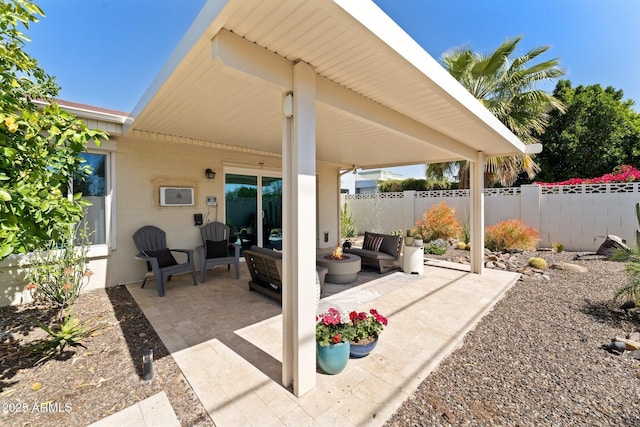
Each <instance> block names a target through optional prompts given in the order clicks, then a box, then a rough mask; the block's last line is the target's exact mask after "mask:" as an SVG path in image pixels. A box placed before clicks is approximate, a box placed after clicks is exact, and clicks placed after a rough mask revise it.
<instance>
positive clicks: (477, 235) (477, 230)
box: [469, 151, 485, 274]
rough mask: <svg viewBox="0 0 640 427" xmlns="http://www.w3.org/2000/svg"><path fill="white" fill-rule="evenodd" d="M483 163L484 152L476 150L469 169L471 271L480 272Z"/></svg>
mask: <svg viewBox="0 0 640 427" xmlns="http://www.w3.org/2000/svg"><path fill="white" fill-rule="evenodd" d="M484 163H485V154H484V153H483V152H482V151H478V156H477V158H476V160H475V161H473V162H471V166H470V170H469V191H470V196H471V197H470V199H471V200H470V202H471V209H470V211H471V218H470V219H471V230H470V231H471V272H472V273H476V274H482V272H483V270H484Z"/></svg>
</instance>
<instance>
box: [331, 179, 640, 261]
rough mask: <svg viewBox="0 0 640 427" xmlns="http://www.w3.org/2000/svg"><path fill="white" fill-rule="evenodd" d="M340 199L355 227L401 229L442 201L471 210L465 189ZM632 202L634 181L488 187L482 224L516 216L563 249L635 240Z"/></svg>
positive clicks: (544, 242) (638, 191)
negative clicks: (610, 239) (608, 240)
mask: <svg viewBox="0 0 640 427" xmlns="http://www.w3.org/2000/svg"><path fill="white" fill-rule="evenodd" d="M341 199H342V200H341V203H342V204H344V203H346V205H347V211H348V212H349V213H350V214H351V215H352V217H353V219H354V223H355V226H356V228H357V230H358V232H359V233H363V232H365V231H377V232H383V233H389V232H392V231H395V230H403V231H406V230H407V229H409V228H412V227H413V226H414V225H415V223H416V221H417V220H418V219H421V218H422V217H423V215H424V213H425V212H426V211H427V210H428V209H429V208H430V207H431V206H433V205H436V204H438V203H440V202H442V201H444V202H446V203H447V205H448V206H450V207H452V208H454V209H455V211H456V214H457V216H458V219H459V220H460V221H465V220H468V217H469V212H470V198H469V190H438V191H404V192H400V193H367V194H353V195H349V194H343V195H341ZM637 202H640V186H639V184H638V183H637V182H632V183H615V184H582V185H562V186H540V185H523V186H522V187H512V188H488V189H485V191H484V209H485V226H489V225H492V224H496V223H498V222H500V221H503V220H507V219H519V220H521V221H523V222H524V223H525V224H527V225H528V226H530V227H533V228H535V229H536V230H538V231H539V232H540V242H539V244H538V247H551V244H552V243H553V242H558V243H561V244H563V245H564V247H565V249H566V250H568V251H578V252H580V251H589V252H595V250H597V249H598V247H599V246H600V244H601V243H602V242H603V241H604V239H605V237H606V236H607V235H609V234H614V235H616V236H619V237H621V238H622V239H625V240H626V241H627V244H628V245H629V246H635V230H636V228H639V227H640V225H639V224H638V219H637V217H636V210H635V204H636V203H637ZM341 207H342V205H341Z"/></svg>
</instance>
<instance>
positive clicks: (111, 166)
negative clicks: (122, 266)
mask: <svg viewBox="0 0 640 427" xmlns="http://www.w3.org/2000/svg"><path fill="white" fill-rule="evenodd" d="M116 149H117V143H116V142H115V141H102V143H101V144H100V146H99V147H98V146H97V145H95V143H93V142H91V143H90V144H89V145H88V146H87V153H89V154H104V155H106V159H105V161H106V163H107V164H106V165H105V174H106V176H105V183H106V188H105V201H104V211H105V212H104V221H105V224H104V226H105V230H104V231H105V243H101V244H97V245H90V246H89V248H88V251H87V258H98V257H105V256H108V255H109V254H110V252H111V251H112V250H115V249H116V248H117V245H116V238H115V234H116V233H115V232H114V230H115V214H114V213H115V197H114V193H115V181H116V180H115V177H116ZM71 193H73V189H72V191H71ZM71 196H73V194H71Z"/></svg>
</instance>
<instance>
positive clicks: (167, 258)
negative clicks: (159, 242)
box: [144, 249, 178, 268]
mask: <svg viewBox="0 0 640 427" xmlns="http://www.w3.org/2000/svg"><path fill="white" fill-rule="evenodd" d="M144 254H145V255H146V256H150V257H154V258H156V259H157V260H158V265H159V266H160V268H163V267H168V266H170V265H176V264H177V263H178V261H176V259H175V258H174V257H173V254H172V253H171V251H170V250H169V249H158V250H157V251H146V252H145V253H144Z"/></svg>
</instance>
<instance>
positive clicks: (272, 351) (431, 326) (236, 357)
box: [128, 260, 518, 427]
mask: <svg viewBox="0 0 640 427" xmlns="http://www.w3.org/2000/svg"><path fill="white" fill-rule="evenodd" d="M240 269H241V274H240V279H237V280H236V279H234V278H233V270H232V271H231V272H227V270H226V269H225V268H217V269H215V270H210V271H209V274H208V276H207V277H208V280H207V282H206V283H201V284H199V285H198V286H193V284H192V282H191V278H190V277H188V276H180V277H175V278H174V280H172V281H171V282H169V284H168V285H167V287H166V296H165V297H164V298H160V297H158V294H157V292H156V289H155V286H154V285H155V283H153V281H151V282H150V283H149V284H148V285H147V287H145V288H144V289H141V288H140V286H139V285H129V286H128V289H129V291H130V292H131V294H132V295H133V297H134V298H135V300H136V302H137V303H138V305H139V306H140V308H141V309H142V310H143V312H144V314H145V315H146V317H147V318H148V319H149V321H150V322H151V324H152V325H153V327H154V328H155V330H156V331H157V332H158V334H159V336H160V338H161V339H162V341H163V342H164V344H165V345H166V347H167V349H168V350H169V351H170V352H171V355H172V356H173V358H174V359H175V361H176V362H177V364H178V366H179V367H180V369H181V370H182V372H183V374H184V376H185V377H186V379H187V381H188V382H189V384H190V385H191V387H192V388H193V390H194V391H195V393H196V395H197V396H198V398H199V399H200V401H201V402H202V404H203V405H204V407H205V409H206V410H207V412H208V414H209V416H210V417H211V419H212V420H213V422H214V423H215V425H216V426H218V427H224V426H239V425H247V426H258V425H259V426H265V425H269V426H271V425H272V426H281V425H288V426H300V425H305V426H315V425H318V426H323V425H366V426H378V425H382V424H384V422H385V421H386V420H387V419H388V418H389V417H390V416H391V415H392V414H393V413H394V412H395V410H396V409H397V408H398V407H399V406H400V405H401V404H402V402H403V401H404V400H406V399H407V398H408V397H409V396H410V395H411V393H412V392H413V391H414V390H415V389H416V388H417V387H418V385H419V384H420V383H421V382H422V381H423V380H424V379H425V378H426V377H427V375H429V373H430V372H431V371H432V370H433V369H434V368H436V367H437V365H438V363H440V361H442V360H443V359H444V358H445V357H446V356H447V355H448V354H450V353H451V352H452V351H453V350H455V349H456V348H457V347H458V346H460V345H461V344H462V342H463V338H464V335H465V334H466V333H467V332H468V331H470V330H471V329H473V327H474V326H475V325H476V324H477V323H478V322H479V321H480V320H481V319H482V317H483V316H484V315H485V314H486V313H487V312H488V311H490V310H491V308H492V307H493V305H494V304H495V303H496V302H497V301H498V300H499V299H500V298H501V297H502V295H503V294H504V292H506V291H507V290H508V289H509V288H510V287H511V286H512V285H513V284H514V283H515V282H516V280H517V279H518V275H517V274H514V273H510V272H505V271H500V270H485V274H483V275H482V276H479V275H474V274H471V273H470V272H469V268H468V266H463V265H461V264H453V263H448V262H444V261H437V260H425V268H424V275H423V276H417V275H410V274H404V273H402V272H395V273H392V274H389V275H386V276H383V277H380V278H377V279H376V280H373V281H371V282H368V283H365V284H362V285H359V286H357V287H352V288H350V289H348V290H345V291H343V292H340V293H335V294H333V295H331V296H328V297H326V298H323V299H322V300H321V303H320V310H322V309H323V308H326V307H327V306H329V305H337V306H339V307H340V308H342V309H343V310H351V309H358V310H368V309H369V308H376V309H377V310H378V311H379V312H380V313H381V314H383V315H385V316H387V317H388V318H389V325H388V327H387V328H386V329H385V331H384V332H383V333H382V336H381V338H380V341H379V342H378V345H377V347H376V348H375V350H374V352H373V353H371V354H370V355H369V356H368V357H365V358H362V359H351V360H350V361H349V363H348V364H347V367H346V369H345V370H344V371H343V372H342V373H340V374H338V375H333V376H332V375H325V374H322V373H320V372H318V373H317V386H316V388H315V389H313V390H311V391H310V392H308V393H307V394H305V395H304V396H302V397H300V398H296V397H295V396H294V395H293V394H292V393H291V391H290V390H288V389H287V388H284V387H283V386H282V385H281V384H280V377H281V359H282V317H281V307H280V305H279V303H277V302H275V301H273V300H271V299H269V298H267V297H264V296H263V295H260V294H258V293H255V292H249V290H248V286H247V282H248V281H249V273H248V271H247V269H246V265H245V264H244V263H242V264H241V268H240ZM336 286H339V285H328V286H327V293H330V292H332V291H335V290H336Z"/></svg>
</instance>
